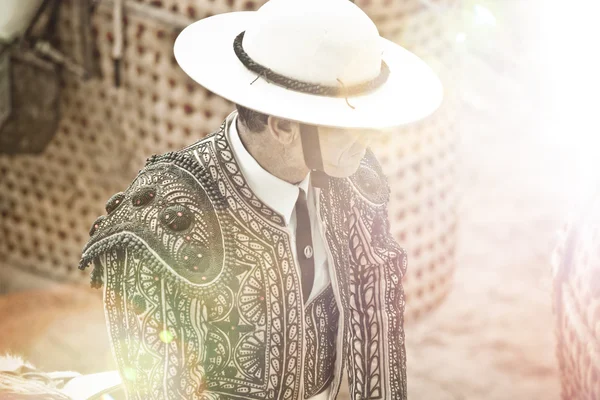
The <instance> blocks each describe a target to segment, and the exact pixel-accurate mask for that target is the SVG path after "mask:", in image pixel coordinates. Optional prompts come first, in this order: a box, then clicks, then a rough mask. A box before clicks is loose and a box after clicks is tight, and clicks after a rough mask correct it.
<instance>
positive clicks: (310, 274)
mask: <svg viewBox="0 0 600 400" xmlns="http://www.w3.org/2000/svg"><path fill="white" fill-rule="evenodd" d="M299 191H300V193H299V194H298V200H297V201H296V252H297V254H298V262H299V263H300V272H301V279H302V294H303V298H304V303H305V304H306V301H307V300H308V296H310V291H311V289H312V287H313V281H314V279H315V262H314V254H313V253H314V252H313V247H312V245H313V242H312V235H311V233H310V217H309V215H308V208H307V206H306V195H305V194H304V191H303V190H302V189H300V190H299Z"/></svg>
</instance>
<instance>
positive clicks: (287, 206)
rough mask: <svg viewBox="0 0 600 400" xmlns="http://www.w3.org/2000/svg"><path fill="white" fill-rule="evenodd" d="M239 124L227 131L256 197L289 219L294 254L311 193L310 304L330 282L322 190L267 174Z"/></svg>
mask: <svg viewBox="0 0 600 400" xmlns="http://www.w3.org/2000/svg"><path fill="white" fill-rule="evenodd" d="M237 121H238V115H237V113H236V115H235V117H234V118H233V120H232V122H231V124H230V125H229V129H228V132H227V137H228V139H229V143H230V144H231V148H232V150H233V154H234V156H235V159H236V161H237V163H238V165H239V167H240V169H241V172H242V174H243V175H244V178H245V179H246V182H247V183H248V186H250V189H252V191H253V192H254V194H255V195H256V196H257V197H258V198H259V199H260V200H261V201H262V202H263V203H265V204H266V205H267V206H269V207H271V208H272V209H273V210H275V211H277V212H278V213H279V214H281V215H282V216H283V217H284V218H285V222H286V226H287V228H288V229H289V233H290V237H291V239H292V243H291V247H292V251H293V252H294V254H296V255H297V253H296V210H295V207H296V200H297V199H298V194H299V190H304V192H305V193H307V196H306V203H307V208H308V214H309V216H310V226H311V233H312V240H313V256H314V262H315V275H314V282H313V287H312V290H311V292H310V296H309V297H308V300H307V302H306V304H308V302H309V301H311V300H312V299H314V298H315V297H316V296H318V295H319V294H320V293H321V292H322V291H323V290H324V289H325V288H326V287H327V285H328V284H329V281H330V279H329V272H328V269H327V268H328V264H327V255H326V252H325V243H324V242H323V237H322V235H321V229H320V227H319V219H318V218H317V207H316V198H317V196H318V194H319V189H318V188H314V187H313V186H312V185H310V173H309V174H308V175H307V176H306V178H304V180H303V181H302V182H300V183H298V184H297V185H294V184H291V183H289V182H286V181H284V180H282V179H279V178H277V177H276V176H274V175H272V174H271V173H269V172H267V171H266V170H265V169H264V168H263V167H261V166H260V164H259V163H258V162H257V161H256V160H255V159H254V157H252V155H251V154H250V153H248V150H246V148H245V147H244V144H243V143H242V140H241V139H240V136H239V133H238V130H237ZM328 394H329V387H328V388H327V389H326V390H325V391H323V392H321V393H319V394H318V395H316V396H314V397H311V398H310V399H309V400H324V399H327V398H328Z"/></svg>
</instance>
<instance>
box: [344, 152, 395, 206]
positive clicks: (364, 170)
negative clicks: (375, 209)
mask: <svg viewBox="0 0 600 400" xmlns="http://www.w3.org/2000/svg"><path fill="white" fill-rule="evenodd" d="M349 179H350V182H351V183H352V186H354V187H355V188H356V190H357V191H358V193H359V194H360V195H361V196H362V197H363V198H364V199H366V200H368V201H369V202H371V203H373V204H376V205H382V204H386V203H387V202H388V201H389V198H390V187H389V185H388V181H387V178H386V177H385V175H384V174H383V171H382V169H381V165H379V162H378V161H377V159H376V158H375V155H374V154H373V152H372V151H371V150H370V149H368V150H367V154H366V155H365V157H364V158H363V159H362V161H361V162H360V167H359V168H358V170H357V171H356V172H355V173H354V175H352V176H351V177H350V178H349Z"/></svg>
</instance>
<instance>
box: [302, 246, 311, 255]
mask: <svg viewBox="0 0 600 400" xmlns="http://www.w3.org/2000/svg"><path fill="white" fill-rule="evenodd" d="M312 256H313V249H312V247H311V246H306V247H305V248H304V257H306V258H311V257H312Z"/></svg>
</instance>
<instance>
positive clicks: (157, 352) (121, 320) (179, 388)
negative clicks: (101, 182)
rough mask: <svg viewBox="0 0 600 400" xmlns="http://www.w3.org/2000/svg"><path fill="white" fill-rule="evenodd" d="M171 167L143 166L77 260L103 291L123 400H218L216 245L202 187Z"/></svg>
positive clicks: (112, 204)
mask: <svg viewBox="0 0 600 400" xmlns="http://www.w3.org/2000/svg"><path fill="white" fill-rule="evenodd" d="M178 160H179V163H177V162H173V160H166V161H171V162H155V163H152V164H151V165H149V164H147V165H146V167H144V169H142V170H141V171H140V173H139V174H138V176H137V177H136V178H135V180H134V181H133V183H132V184H131V185H130V186H129V187H128V188H127V190H126V191H124V192H121V193H117V194H115V195H114V196H112V197H111V199H109V201H108V202H107V204H106V211H107V215H105V216H102V217H100V218H98V219H97V220H96V221H95V222H94V224H93V226H92V229H91V231H90V236H91V237H90V240H89V242H88V243H87V244H86V246H85V247H84V249H83V254H82V258H81V261H80V268H81V269H84V268H85V267H87V266H88V264H90V263H93V265H94V269H93V271H92V274H91V276H92V286H93V287H96V288H100V287H101V286H102V285H104V289H103V294H104V308H105V316H106V323H107V325H108V332H109V338H110V342H111V345H112V350H113V356H114V358H115V361H116V363H117V366H118V369H119V372H120V375H121V378H122V380H123V384H124V387H125V390H126V392H127V398H130V399H138V398H141V399H181V398H192V396H191V395H192V394H194V397H193V398H198V399H206V400H210V399H216V398H217V396H216V395H214V394H211V393H210V391H209V390H207V388H206V384H207V383H206V371H205V365H206V359H207V326H206V321H207V312H208V311H207V309H208V308H209V307H207V306H210V305H209V304H208V302H210V301H212V300H211V299H210V298H209V297H208V296H207V295H206V290H208V289H207V287H209V286H210V284H211V281H212V280H213V278H214V277H215V276H216V274H218V271H217V269H218V268H219V259H220V257H222V249H221V248H219V247H218V243H220V241H221V238H220V233H219V231H218V229H215V222H214V221H212V220H211V215H210V214H211V213H208V212H207V211H209V207H210V201H209V200H208V197H207V196H206V195H205V194H204V188H203V187H202V186H201V185H200V183H199V181H198V180H197V179H195V178H194V176H193V174H190V173H189V172H188V169H186V168H183V166H185V165H186V162H187V161H186V160H185V158H178ZM203 214H207V215H206V216H203V217H202V218H200V217H199V215H203ZM212 214H214V213H212ZM215 218H216V217H215Z"/></svg>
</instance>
